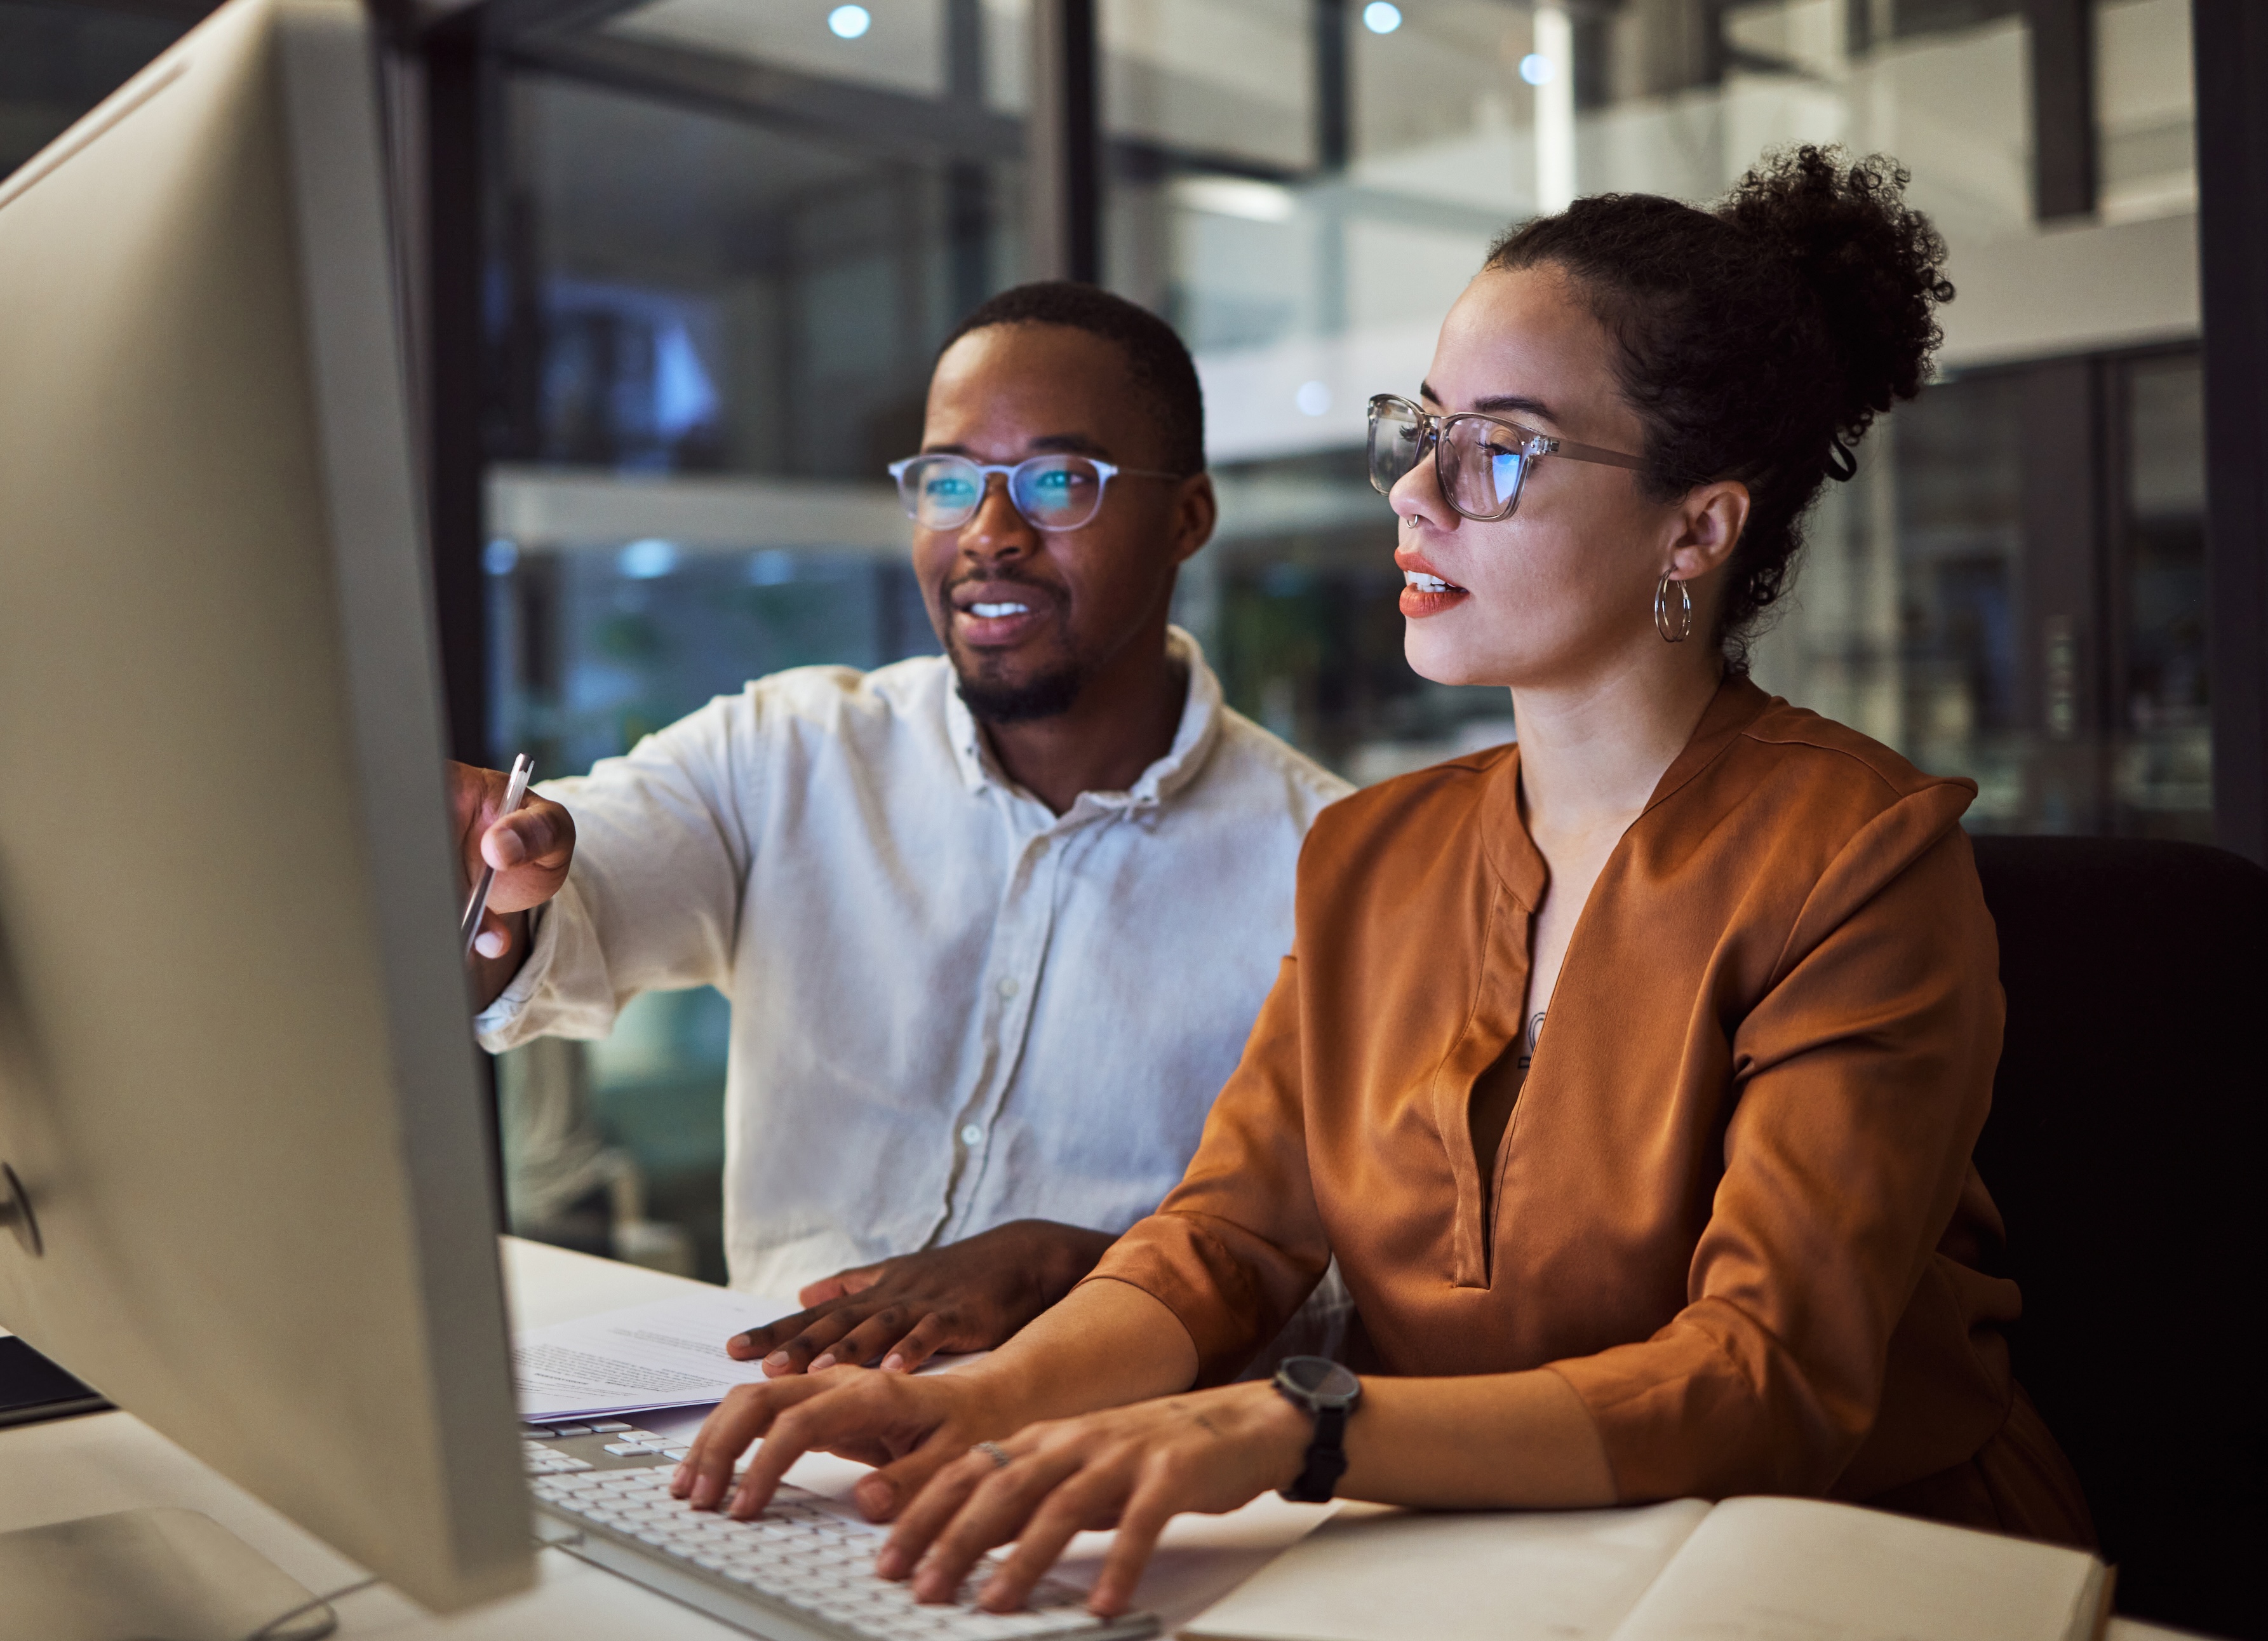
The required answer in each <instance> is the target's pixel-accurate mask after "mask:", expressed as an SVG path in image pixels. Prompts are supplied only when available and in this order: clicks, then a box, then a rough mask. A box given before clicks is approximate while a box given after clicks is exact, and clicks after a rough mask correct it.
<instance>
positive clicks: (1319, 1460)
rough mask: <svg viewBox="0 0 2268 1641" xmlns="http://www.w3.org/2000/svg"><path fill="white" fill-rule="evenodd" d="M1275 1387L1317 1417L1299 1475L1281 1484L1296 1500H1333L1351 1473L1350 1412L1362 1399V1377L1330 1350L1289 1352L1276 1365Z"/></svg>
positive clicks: (1289, 1497) (1301, 1502) (1314, 1501)
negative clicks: (1314, 1353)
mask: <svg viewBox="0 0 2268 1641" xmlns="http://www.w3.org/2000/svg"><path fill="white" fill-rule="evenodd" d="M1276 1389H1277V1392H1278V1393H1279V1394H1280V1395H1281V1396H1282V1397H1283V1398H1284V1400H1285V1401H1288V1402H1290V1403H1291V1404H1292V1406H1293V1407H1296V1408H1306V1409H1307V1412H1308V1414H1309V1416H1312V1417H1313V1418H1314V1421H1315V1439H1314V1441H1312V1442H1310V1443H1308V1444H1307V1463H1306V1464H1304V1465H1303V1466H1301V1467H1300V1475H1299V1479H1298V1480H1297V1481H1295V1482H1292V1485H1291V1486H1289V1487H1280V1488H1278V1489H1276V1490H1277V1491H1278V1492H1279V1493H1281V1494H1282V1495H1283V1496H1284V1497H1286V1498H1288V1499H1290V1500H1291V1501H1292V1503H1293V1504H1328V1503H1329V1501H1330V1497H1331V1494H1332V1493H1333V1491H1335V1490H1336V1489H1337V1487H1338V1484H1339V1477H1341V1476H1343V1475H1345V1474H1346V1467H1347V1456H1346V1447H1345V1445H1344V1442H1345V1437H1346V1423H1347V1416H1349V1415H1350V1414H1351V1413H1353V1411H1354V1409H1355V1404H1356V1403H1357V1402H1359V1401H1361V1400H1362V1381H1361V1380H1360V1379H1357V1378H1356V1377H1355V1376H1354V1373H1353V1371H1352V1370H1351V1369H1348V1368H1345V1367H1343V1366H1341V1365H1340V1364H1338V1363H1337V1362H1334V1361H1332V1360H1331V1359H1330V1358H1329V1356H1286V1357H1285V1358H1284V1365H1283V1366H1281V1367H1279V1368H1278V1369H1277V1370H1276Z"/></svg>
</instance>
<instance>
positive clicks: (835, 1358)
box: [725, 1219, 1117, 1379]
mask: <svg viewBox="0 0 2268 1641" xmlns="http://www.w3.org/2000/svg"><path fill="white" fill-rule="evenodd" d="M1116 1240H1117V1238H1115V1237H1113V1236H1111V1235H1109V1234H1108V1232H1106V1231H1085V1230H1082V1229H1080V1228H1079V1226H1077V1225H1059V1224H1057V1223H1055V1222H1053V1221H1052V1220H1045V1219H1019V1220H1013V1221H1011V1222H1010V1223H1007V1224H1005V1225H1001V1226H998V1227H996V1228H995V1229H993V1230H991V1231H984V1232H983V1233H982V1234H980V1235H978V1236H974V1237H970V1238H968V1239H967V1240H966V1241H962V1242H955V1243H953V1244H951V1245H949V1246H946V1247H942V1248H932V1249H930V1250H929V1251H928V1252H926V1253H909V1254H906V1255H904V1256H903V1257H902V1258H899V1259H894V1260H882V1261H881V1263H880V1264H878V1265H862V1266H859V1267H858V1268H855V1269H852V1270H847V1271H838V1272H836V1274H835V1275H832V1276H828V1277H826V1278H824V1279H822V1280H821V1281H819V1282H814V1283H812V1284H811V1286H809V1287H808V1288H806V1289H805V1290H803V1291H802V1292H801V1293H799V1294H798V1295H797V1296H796V1298H797V1300H798V1301H799V1303H800V1304H802V1305H804V1306H805V1307H806V1308H805V1309H804V1310H802V1311H799V1312H797V1313H796V1314H795V1315H793V1316H789V1317H783V1318H782V1319H780V1320H778V1321H777V1322H774V1323H773V1324H772V1325H771V1326H770V1327H755V1328H751V1329H749V1330H748V1331H747V1333H745V1334H735V1335H733V1338H732V1339H731V1340H729V1341H727V1342H726V1344H725V1349H726V1351H727V1352H728V1353H730V1354H731V1355H732V1356H734V1357H735V1358H736V1359H738V1360H740V1361H742V1362H748V1361H754V1360H755V1358H757V1357H759V1356H761V1357H762V1358H763V1364H764V1372H765V1373H766V1375H768V1376H769V1377H771V1378H775V1379H777V1377H779V1376H780V1375H781V1374H783V1373H801V1372H805V1371H812V1372H816V1371H819V1370H820V1369H821V1368H828V1367H833V1366H834V1365H835V1364H836V1363H838V1362H847V1363H850V1364H852V1365H853V1366H865V1364H868V1363H871V1362H877V1361H879V1362H880V1364H881V1365H882V1368H883V1371H886V1372H895V1373H910V1372H911V1371H913V1370H914V1369H916V1368H917V1367H919V1366H920V1365H921V1364H923V1363H924V1362H926V1361H928V1360H929V1359H930V1357H932V1356H935V1355H937V1354H938V1353H939V1351H947V1352H951V1351H963V1350H990V1349H992V1348H993V1347H994V1346H996V1345H999V1344H1003V1343H1005V1342H1006V1341H1007V1339H1008V1337H1009V1336H1010V1335H1011V1334H1013V1333H1015V1331H1016V1330H1017V1329H1018V1328H1020V1327H1023V1325H1024V1324H1025V1323H1027V1322H1028V1321H1030V1320H1031V1319H1033V1318H1034V1317H1035V1316H1037V1315H1038V1314H1039V1313H1040V1312H1042V1311H1044V1310H1046V1309H1047V1308H1048V1307H1049V1305H1053V1304H1054V1303H1055V1302H1056V1301H1057V1300H1058V1299H1060V1298H1062V1297H1064V1295H1065V1294H1067V1293H1069V1292H1070V1291H1071V1290H1072V1289H1073V1288H1074V1287H1076V1286H1078V1284H1079V1279H1080V1278H1081V1277H1083V1276H1085V1275H1086V1274H1087V1272H1089V1271H1091V1270H1093V1269H1094V1264H1095V1261H1096V1260H1099V1259H1101V1257H1102V1251H1103V1250H1104V1249H1105V1248H1108V1246H1110V1245H1111V1244H1112V1243H1113V1242H1115V1241H1116Z"/></svg>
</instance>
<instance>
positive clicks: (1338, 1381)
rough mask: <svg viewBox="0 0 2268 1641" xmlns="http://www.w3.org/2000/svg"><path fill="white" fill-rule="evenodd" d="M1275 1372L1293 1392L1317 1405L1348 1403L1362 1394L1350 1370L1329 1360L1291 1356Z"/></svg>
mask: <svg viewBox="0 0 2268 1641" xmlns="http://www.w3.org/2000/svg"><path fill="white" fill-rule="evenodd" d="M1278 1374H1279V1375H1280V1376H1281V1377H1282V1378H1284V1379H1288V1380H1289V1381H1291V1384H1292V1387H1293V1388H1294V1389H1296V1390H1298V1391H1300V1393H1302V1394H1304V1395H1307V1396H1311V1397H1313V1398H1314V1400H1315V1401H1320V1402H1325V1403H1332V1402H1343V1401H1351V1400H1352V1399H1353V1398H1354V1397H1355V1396H1357V1395H1359V1394H1360V1393H1361V1391H1362V1381H1361V1380H1360V1379H1357V1378H1356V1377H1355V1376H1354V1371H1353V1370H1352V1369H1351V1368H1349V1367H1347V1366H1345V1365H1344V1364H1342V1363H1337V1362H1334V1361H1332V1360H1331V1359H1330V1358H1329V1357H1328V1356H1292V1357H1289V1358H1287V1359H1286V1360H1285V1363H1284V1365H1283V1366H1282V1367H1281V1368H1279V1369H1278Z"/></svg>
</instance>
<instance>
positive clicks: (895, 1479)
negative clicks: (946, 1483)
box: [670, 1367, 1013, 1521]
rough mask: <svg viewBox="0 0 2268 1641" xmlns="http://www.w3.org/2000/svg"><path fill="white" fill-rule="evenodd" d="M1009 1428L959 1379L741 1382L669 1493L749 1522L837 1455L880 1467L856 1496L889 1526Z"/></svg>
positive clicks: (977, 1389) (845, 1370)
mask: <svg viewBox="0 0 2268 1641" xmlns="http://www.w3.org/2000/svg"><path fill="white" fill-rule="evenodd" d="M1011 1423H1013V1420H1005V1421H1004V1420H1003V1419H1002V1417H1001V1416H1000V1415H999V1414H998V1413H997V1412H994V1411H993V1410H992V1409H991V1408H990V1402H989V1401H988V1399H987V1398H986V1397H985V1395H984V1394H983V1389H982V1387H981V1386H978V1385H976V1384H975V1383H974V1382H972V1381H971V1380H970V1379H968V1377H967V1376H965V1375H961V1374H954V1373H940V1374H932V1375H927V1376H924V1377H922V1378H918V1379H917V1378H915V1377H914V1376H912V1375H910V1374H906V1373H878V1372H873V1371H868V1370H867V1369H865V1368H854V1367H836V1368H828V1370H827V1371H824V1372H821V1373H812V1374H799V1375H796V1376H794V1377H792V1378H786V1379H770V1380H767V1381H765V1382H764V1383H763V1384H761V1385H739V1386H734V1387H733V1391H732V1393H731V1394H729V1395H727V1396H726V1397H725V1400H724V1401H723V1402H722V1403H721V1404H719V1405H718V1408H717V1410H716V1411H715V1412H714V1413H711V1415H710V1416H708V1418H707V1419H706V1420H704V1421H703V1423H702V1426H701V1430H700V1433H699V1434H698V1435H696V1437H695V1438H693V1445H692V1448H691V1450H690V1451H689V1453H687V1454H686V1456H685V1459H684V1461H683V1462H682V1463H681V1464H680V1465H679V1466H678V1467H677V1470H676V1473H675V1475H674V1476H673V1477H672V1478H671V1481H670V1491H671V1492H672V1493H674V1494H675V1495H676V1496H677V1497H680V1498H683V1499H686V1500H689V1502H690V1503H691V1504H692V1505H693V1507H694V1508H695V1509H696V1510H710V1509H718V1510H723V1511H725V1512H728V1513H729V1514H732V1515H734V1516H738V1517H740V1518H741V1519H747V1518H748V1517H751V1516H754V1515H755V1514H756V1513H757V1512H760V1511H761V1510H762V1509H763V1507H764V1506H765V1505H766V1504H769V1503H770V1502H771V1497H772V1493H773V1490H774V1489H776V1488H777V1487H778V1485H779V1482H780V1478H781V1477H782V1476H784V1475H786V1474H787V1471H788V1467H789V1466H791V1465H792V1464H793V1463H794V1462H795V1461H796V1460H798V1459H800V1458H801V1457H802V1456H803V1455H804V1454H806V1453H840V1454H841V1455H843V1457H844V1458H846V1459H856V1460H860V1461H862V1462H864V1463H866V1464H871V1465H876V1466H880V1469H878V1470H877V1471H876V1473H875V1474H874V1475H870V1476H868V1477H866V1478H865V1480H864V1481H862V1482H859V1484H858V1491H857V1497H858V1507H859V1508H860V1509H861V1510H863V1511H865V1512H866V1514H867V1516H868V1517H870V1518H871V1519H874V1520H877V1521H881V1520H887V1519H889V1518H890V1516H892V1515H893V1514H895V1511H896V1506H897V1504H899V1502H900V1501H902V1500H903V1499H907V1498H910V1497H913V1496H914V1494H915V1493H916V1492H917V1491H918V1490H919V1489H920V1488H921V1485H922V1483H923V1482H926V1481H928V1480H929V1478H930V1477H931V1476H932V1475H934V1474H935V1473H936V1472H937V1471H938V1470H939V1469H941V1468H943V1467H945V1466H946V1464H947V1463H949V1462H950V1461H951V1460H954V1458H956V1457H958V1456H959V1455H960V1454H961V1453H966V1452H968V1448H969V1445H970V1444H971V1443H974V1442H978V1441H982V1440H983V1439H984V1438H986V1437H989V1436H998V1435H1000V1434H1002V1433H1003V1431H1004V1430H1006V1429H1007V1428H1008V1427H1009V1425H1010V1424H1011ZM759 1439H761V1440H762V1443H763V1445H762V1447H760V1448H759V1449H757V1451H756V1453H755V1456H754V1457H752V1458H751V1459H750V1460H748V1466H747V1470H746V1471H744V1472H743V1473H742V1474H741V1476H740V1483H739V1485H738V1486H737V1487H735V1486H734V1485H733V1465H734V1464H735V1463H736V1462H737V1461H738V1460H739V1459H740V1455H741V1454H742V1453H745V1452H747V1446H748V1444H749V1443H750V1442H753V1441H756V1440H759Z"/></svg>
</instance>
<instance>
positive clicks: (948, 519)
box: [889, 455, 1189, 530]
mask: <svg viewBox="0 0 2268 1641" xmlns="http://www.w3.org/2000/svg"><path fill="white" fill-rule="evenodd" d="M889 472H890V477H892V478H893V479H895V480H896V481H897V485H898V501H899V503H900V505H901V506H903V507H904V508H905V510H906V516H907V517H908V518H909V519H911V520H912V521H914V522H915V523H917V524H918V525H920V526H921V527H922V528H923V529H928V530H957V529H961V527H962V526H964V525H966V524H967V523H968V521H969V520H971V519H973V518H975V517H976V514H977V511H978V510H979V509H980V508H982V507H983V505H984V498H985V496H986V495H987V494H989V493H990V491H991V488H992V476H993V475H994V474H995V473H998V475H999V476H1000V479H1001V483H1002V484H1004V485H1005V487H1006V489H1007V492H1008V505H1009V506H1013V507H1014V508H1015V509H1016V512H1017V513H1018V514H1019V515H1020V516H1021V517H1022V519H1023V520H1024V521H1025V522H1026V523H1027V524H1029V525H1030V526H1031V527H1032V528H1033V529H1038V530H1075V529H1081V528H1083V527H1085V526H1086V525H1088V524H1091V523H1093V522H1094V515H1095V514H1098V513H1100V512H1101V511H1102V498H1103V494H1104V492H1106V491H1108V489H1109V487H1110V481H1111V480H1112V479H1114V478H1121V477H1123V478H1171V479H1181V478H1186V477H1189V476H1188V475H1187V474H1184V473H1161V472H1159V471H1157V470H1156V469H1151V468H1138V467H1120V466H1119V465H1118V464H1117V463H1116V462H1105V461H1102V460H1101V459H1100V458H1099V457H1096V456H1084V455H1035V456H1027V457H1025V458H1024V460H1022V461H1021V462H1011V463H1001V462H978V461H975V460H973V459H972V458H970V457H968V456H964V455H915V456H906V457H904V458H902V460H900V461H896V462H891V463H890V468H889ZM941 475H951V476H954V477H957V478H958V479H959V480H960V481H961V485H962V486H963V487H964V489H965V493H963V494H961V495H958V496H955V497H954V498H952V499H946V498H944V497H943V496H941V495H940V493H939V491H938V489H937V488H936V487H935V486H934V485H933V484H932V480H933V479H934V478H935V477H939V476H941ZM1050 480H1060V481H1061V492H1060V493H1058V494H1055V495H1049V493H1047V491H1046V489H1045V488H1044V487H1045V486H1046V485H1047V484H1049V481H1050Z"/></svg>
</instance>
